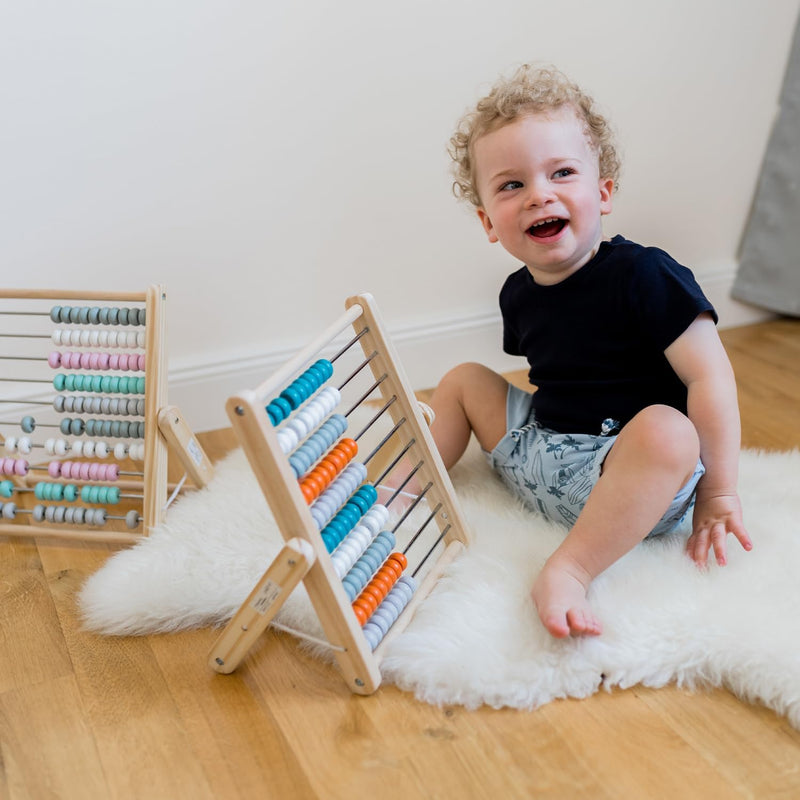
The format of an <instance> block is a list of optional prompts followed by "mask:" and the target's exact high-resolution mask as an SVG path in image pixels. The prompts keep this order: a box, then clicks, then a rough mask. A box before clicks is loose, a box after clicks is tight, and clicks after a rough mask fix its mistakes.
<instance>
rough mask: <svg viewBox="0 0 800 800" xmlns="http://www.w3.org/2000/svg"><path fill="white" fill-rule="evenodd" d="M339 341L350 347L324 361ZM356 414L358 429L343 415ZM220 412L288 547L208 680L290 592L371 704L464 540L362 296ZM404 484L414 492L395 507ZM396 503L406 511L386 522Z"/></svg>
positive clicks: (217, 652) (410, 401)
mask: <svg viewBox="0 0 800 800" xmlns="http://www.w3.org/2000/svg"><path fill="white" fill-rule="evenodd" d="M349 328H352V330H353V337H352V338H351V339H350V341H349V342H348V343H347V344H346V345H344V346H343V347H340V349H339V350H338V351H337V352H336V353H335V354H334V355H332V356H330V357H325V356H324V353H323V351H325V350H327V349H331V348H332V345H333V343H334V342H335V341H337V340H338V339H339V337H340V336H341V334H342V333H343V332H345V331H346V330H347V329H349ZM356 344H358V345H359V347H358V348H356V347H355V345H356ZM361 354H363V360H361ZM354 358H357V359H358V361H357V362H356V364H355V365H351V366H348V365H347V362H352V361H353V359H354ZM365 381H367V383H368V384H369V385H368V386H367V387H366V389H364V386H363V384H364V382H365ZM346 395H352V397H346ZM362 406H363V408H364V410H366V409H369V410H370V413H371V414H372V416H371V418H370V420H369V422H367V423H366V424H364V421H363V419H361V416H362V415H357V416H356V417H354V416H353V412H354V411H355V410H356V409H357V408H361V407H362ZM373 409H374V411H373ZM227 410H228V415H229V417H230V419H231V422H232V424H233V427H234V431H235V432H236V434H237V436H238V438H239V441H240V443H241V445H242V448H243V449H244V451H245V453H246V455H247V457H248V459H249V461H250V465H251V467H252V469H253V471H254V473H255V475H256V477H257V479H258V481H259V485H260V486H261V488H262V491H263V492H264V495H265V496H266V498H267V501H268V502H269V505H270V507H271V509H272V512H273V514H274V516H275V519H276V521H277V523H278V525H279V527H280V529H281V531H282V533H283V536H284V538H285V539H286V546H285V547H284V549H283V550H282V551H281V553H280V554H279V555H278V557H277V558H276V559H275V561H274V562H273V563H272V564H271V565H270V567H269V569H268V570H267V571H266V572H265V573H264V575H263V576H262V578H261V580H260V581H259V582H258V584H256V586H255V587H254V589H253V591H252V593H251V595H250V597H249V598H248V600H247V601H246V602H245V603H244V604H243V605H242V607H241V608H240V609H239V611H238V612H237V614H236V615H235V616H234V618H233V620H232V621H231V623H230V624H229V625H228V626H227V627H226V629H225V630H224V631H223V633H222V634H221V635H220V637H219V639H218V640H217V642H216V643H215V645H214V647H213V648H212V650H211V653H210V657H209V663H210V665H211V667H212V668H213V669H215V670H217V671H219V672H230V671H232V670H233V669H235V668H236V666H237V665H238V663H239V661H240V660H241V658H242V657H243V656H244V654H245V653H246V652H247V649H248V648H249V646H250V645H251V644H252V642H253V641H254V640H255V638H256V637H257V636H258V635H259V634H260V633H261V632H262V631H263V630H264V628H265V627H266V626H267V625H268V624H269V623H270V622H271V620H272V619H273V617H274V615H275V614H276V613H277V611H278V610H279V608H280V604H281V603H282V602H283V599H284V598H285V596H286V595H287V594H288V592H289V591H291V588H292V586H293V585H295V584H296V583H297V582H299V581H300V580H302V581H303V583H304V585H305V588H306V590H307V592H308V595H309V598H310V599H311V602H312V604H313V605H314V608H315V610H316V612H317V615H318V617H319V619H320V622H321V624H322V628H323V630H324V632H325V636H326V641H325V642H319V640H315V641H317V643H318V644H324V645H325V646H327V647H329V648H330V649H331V650H332V651H333V655H334V658H335V659H336V661H337V664H338V666H339V668H340V670H341V672H342V674H343V676H344V678H345V680H346V682H347V684H348V686H349V687H350V689H351V690H352V691H354V692H357V693H360V694H368V693H370V692H372V691H374V690H375V689H376V688H377V687H378V685H379V684H380V660H381V658H382V656H383V653H384V652H385V648H386V644H387V642H388V641H389V640H390V639H391V637H392V636H395V635H397V634H398V633H399V632H400V631H401V630H402V629H403V627H405V625H406V624H407V622H408V620H409V619H410V616H411V614H412V613H413V610H414V608H415V607H416V605H417V604H418V603H419V602H421V601H422V599H423V598H424V597H425V595H426V594H427V593H428V591H430V588H431V586H433V584H434V583H435V581H436V580H437V578H438V576H439V575H440V574H441V572H442V571H443V569H444V568H445V566H446V565H447V564H448V563H449V562H450V561H451V560H452V559H453V558H455V557H456V555H457V554H458V553H459V552H460V550H461V549H462V548H463V546H464V545H465V544H466V543H467V532H466V527H465V525H464V522H463V518H462V516H461V513H460V510H459V509H458V506H457V502H456V499H455V495H454V493H453V489H452V485H451V484H450V480H449V478H448V476H447V473H446V472H445V470H444V468H443V466H442V464H441V460H440V459H439V456H438V454H437V453H436V451H435V448H434V446H433V440H432V438H431V436H430V433H429V431H428V430H427V425H426V423H425V421H424V419H423V417H422V414H421V413H420V410H419V408H418V404H417V402H416V400H415V399H414V397H413V394H412V392H411V390H410V387H409V385H408V381H407V379H406V378H405V377H404V375H403V373H402V369H401V367H400V365H399V363H398V361H397V357H396V355H395V353H394V350H393V348H392V345H391V343H390V342H389V340H388V338H387V337H386V335H385V333H384V332H383V328H382V323H381V320H380V318H379V315H378V313H377V309H376V307H375V304H374V301H373V299H372V298H371V296H369V295H359V296H357V297H353V298H350V299H349V300H348V301H347V303H346V311H345V313H344V315H343V316H342V317H341V318H340V319H339V320H337V321H336V322H335V323H334V324H333V325H331V326H330V327H329V328H327V329H326V330H325V331H323V332H322V334H320V336H318V337H317V338H316V339H315V340H314V341H312V342H311V343H310V344H309V345H308V346H307V347H306V348H304V349H303V350H302V351H301V352H300V353H298V354H297V356H296V357H295V358H293V359H292V360H291V361H289V362H288V363H287V364H286V365H284V367H283V368H282V369H280V370H278V371H277V372H276V374H275V375H273V376H272V377H271V378H270V379H268V380H266V381H264V382H263V383H262V384H260V385H259V386H258V387H256V388H255V389H254V390H252V391H247V392H242V393H240V394H238V395H235V396H233V397H231V398H230V399H229V400H228V404H227ZM355 418H358V419H360V420H361V422H360V423H359V425H360V426H362V427H361V429H360V430H353V429H352V424H351V420H352V419H355ZM387 450H388V451H389V458H388V459H387V458H386V451H387ZM387 461H388V466H386V464H387ZM411 465H413V466H411ZM414 476H416V481H417V482H418V483H419V486H421V487H424V488H422V489H421V491H420V492H419V493H418V494H417V495H415V496H413V497H411V498H410V499H407V496H406V494H405V492H404V487H405V486H406V484H407V483H409V481H410V480H411V478H412V477H414ZM387 478H388V479H389V484H390V485H391V487H392V488H391V489H389V488H387V487H384V486H383V482H384V481H385V480H386V479H387ZM381 492H383V493H384V494H385V495H386V496H387V498H388V499H385V501H384V502H380V495H381ZM398 498H403V502H407V507H405V508H404V509H400V508H397V509H395V510H393V508H394V507H393V505H392V504H393V503H395V502H396V501H397V500H398ZM400 505H401V502H397V506H400ZM426 509H427V511H428V513H427V514H426V513H425V510H426ZM295 633H297V632H295Z"/></svg>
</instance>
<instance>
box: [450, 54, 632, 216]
mask: <svg viewBox="0 0 800 800" xmlns="http://www.w3.org/2000/svg"><path fill="white" fill-rule="evenodd" d="M564 107H569V108H572V109H573V110H574V111H575V113H576V114H577V116H578V118H579V119H580V120H582V121H583V123H584V124H585V126H586V136H587V139H588V140H589V144H590V145H591V147H592V149H593V150H594V151H595V152H596V153H597V159H598V162H599V167H600V176H601V177H602V178H611V179H613V181H614V188H615V189H616V188H617V185H618V181H619V173H620V167H621V164H620V159H619V156H618V154H617V149H616V146H615V143H614V133H613V131H612V130H611V126H610V124H609V122H608V120H606V118H605V117H603V116H602V114H600V113H598V112H597V110H596V109H595V104H594V101H593V100H592V98H591V97H589V96H588V95H586V94H585V93H584V92H583V91H582V90H581V89H580V88H579V87H578V86H577V85H576V84H574V83H573V82H572V81H570V80H569V79H568V78H567V77H566V75H564V74H563V73H562V72H560V71H559V70H557V69H555V68H553V67H536V66H532V65H530V64H523V65H522V66H521V67H519V68H518V69H517V70H516V71H515V72H514V74H513V75H512V76H511V77H510V78H501V79H500V80H499V81H498V82H497V83H496V84H495V85H494V86H493V87H492V90H491V91H490V92H489V94H488V95H486V97H482V98H481V99H480V100H479V101H478V103H477V104H476V106H475V109H474V110H473V111H470V112H469V113H468V114H466V115H465V116H464V117H462V119H461V120H460V122H459V124H458V128H457V129H456V132H455V133H454V134H453V136H452V137H451V138H450V146H449V148H448V152H449V153H450V157H451V158H452V159H453V175H454V177H455V180H454V182H453V193H454V194H455V195H456V197H458V198H460V199H463V200H468V201H469V202H470V203H472V204H473V205H475V206H480V205H481V199H480V197H479V196H478V190H477V187H476V185H475V163H474V157H473V148H474V145H475V142H476V141H477V140H478V139H480V137H481V136H485V135H486V134H487V133H491V132H492V131H495V130H497V129H498V128H502V127H503V126H504V125H508V124H509V123H510V122H513V121H514V120H516V119H518V118H519V117H521V116H525V115H526V114H541V113H547V112H548V111H555V110H556V109H560V108H564Z"/></svg>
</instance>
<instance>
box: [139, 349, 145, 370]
mask: <svg viewBox="0 0 800 800" xmlns="http://www.w3.org/2000/svg"><path fill="white" fill-rule="evenodd" d="M139 369H140V370H142V372H144V353H140V354H139Z"/></svg>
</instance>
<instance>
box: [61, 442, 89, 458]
mask: <svg viewBox="0 0 800 800" xmlns="http://www.w3.org/2000/svg"><path fill="white" fill-rule="evenodd" d="M71 449H72V452H73V453H74V455H76V456H77V457H80V456H82V455H83V442H82V441H81V440H80V439H76V440H75V441H74V442H73V443H72V448H71ZM66 452H67V443H66V441H65V440H64V439H59V440H58V441H57V442H56V455H59V456H63V455H66Z"/></svg>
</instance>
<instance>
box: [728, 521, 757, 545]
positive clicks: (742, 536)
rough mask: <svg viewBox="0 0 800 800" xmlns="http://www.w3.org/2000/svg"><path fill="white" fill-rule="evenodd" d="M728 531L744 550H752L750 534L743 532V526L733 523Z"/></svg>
mask: <svg viewBox="0 0 800 800" xmlns="http://www.w3.org/2000/svg"><path fill="white" fill-rule="evenodd" d="M730 531H731V533H732V534H733V535H734V536H735V537H736V538H737V539H738V540H739V544H740V545H741V546H742V547H743V548H744V549H745V550H752V549H753V540H752V539H751V538H750V534H749V533H748V532H747V531H746V530H745V527H744V525H742V524H741V523H733V524H731V526H730Z"/></svg>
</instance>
